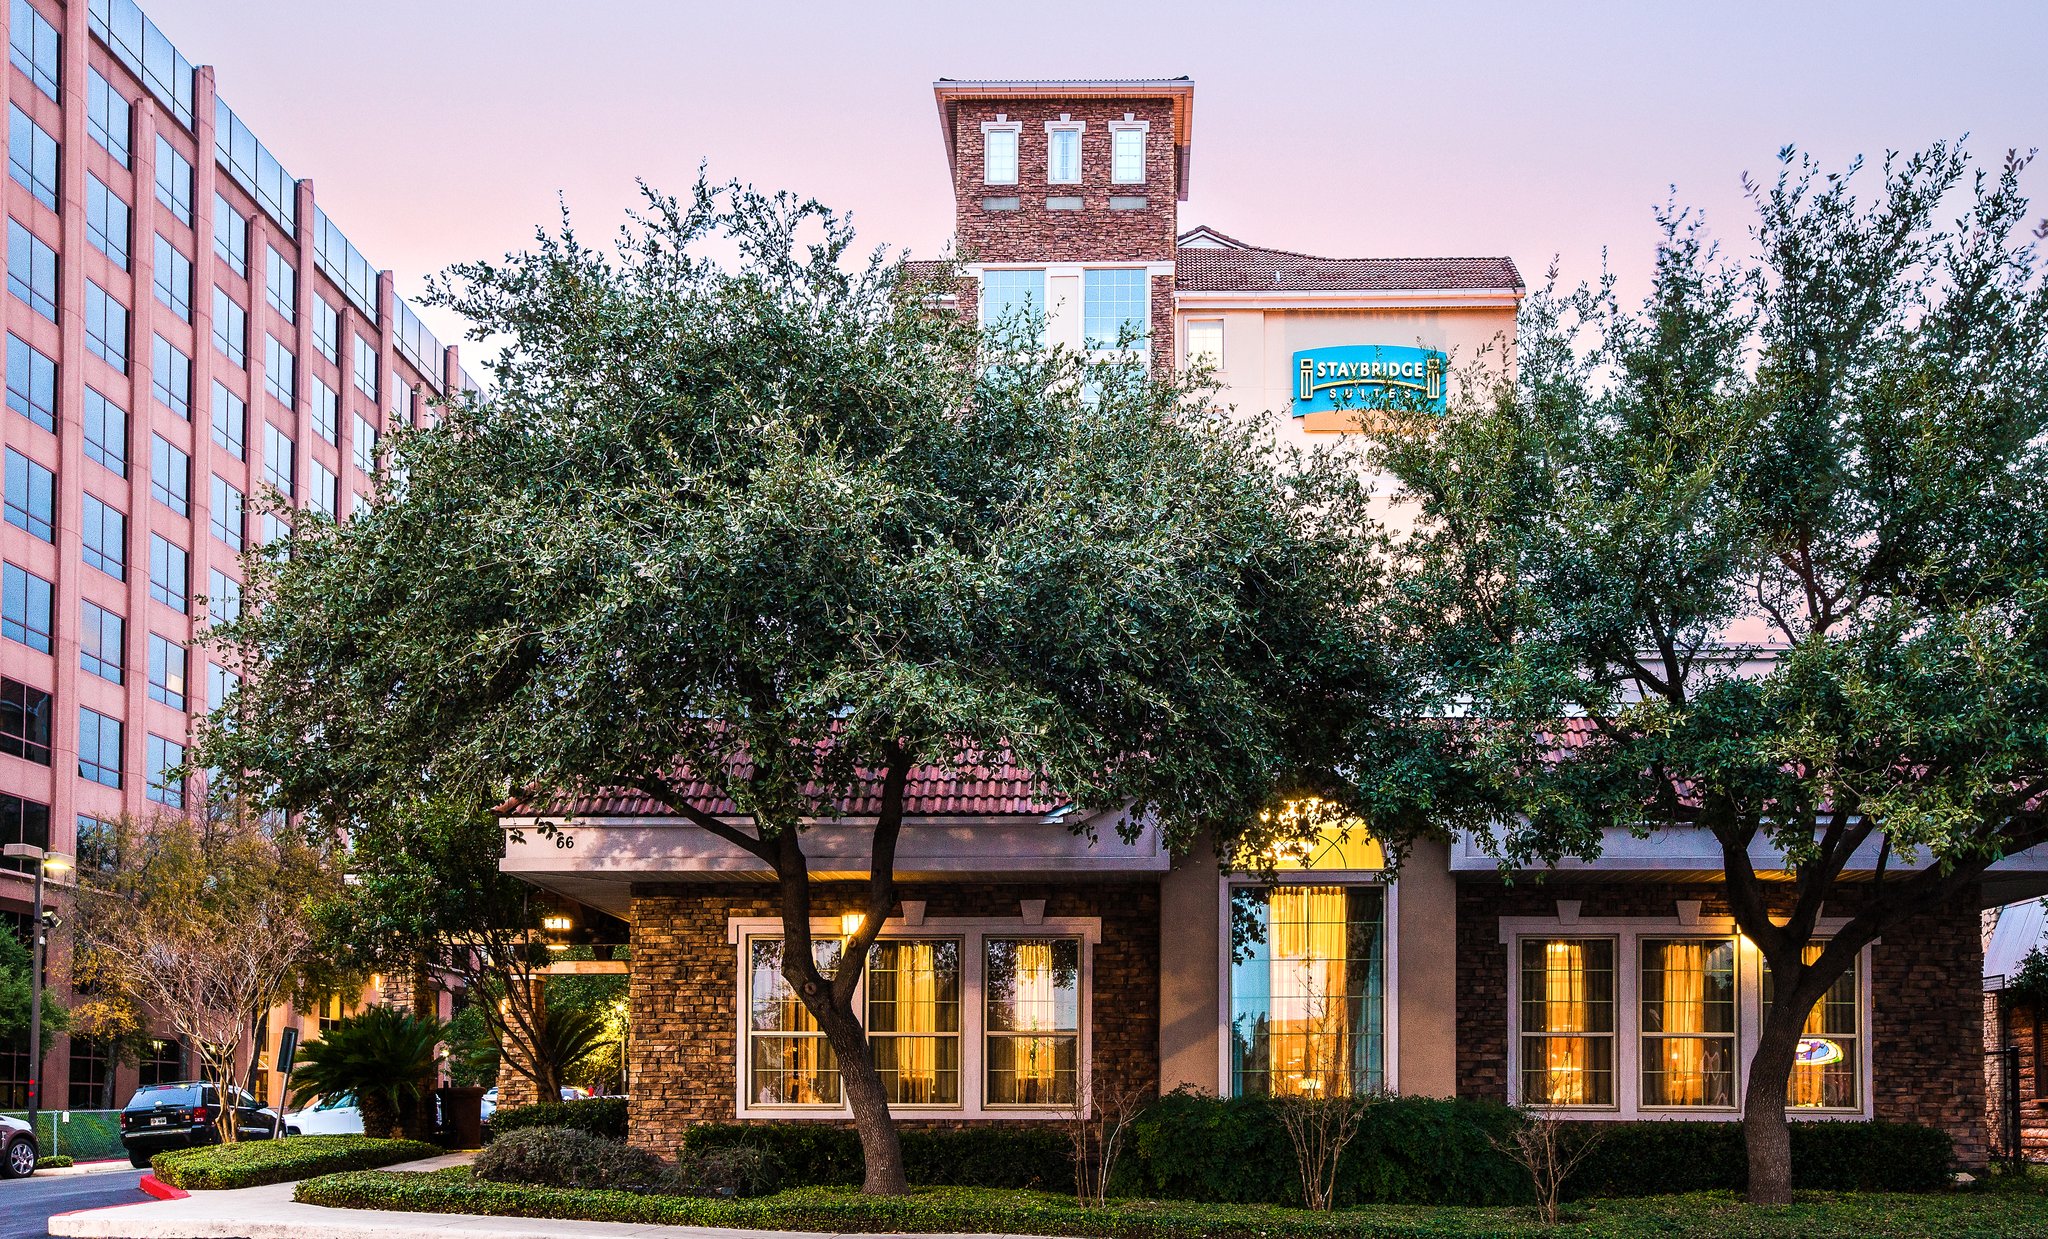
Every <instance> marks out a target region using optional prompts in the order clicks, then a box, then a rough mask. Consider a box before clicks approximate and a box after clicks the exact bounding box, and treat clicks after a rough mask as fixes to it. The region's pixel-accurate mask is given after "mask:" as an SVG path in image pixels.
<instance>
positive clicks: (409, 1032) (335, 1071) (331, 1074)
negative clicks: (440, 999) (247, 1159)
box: [292, 1007, 447, 1137]
mask: <svg viewBox="0 0 2048 1239" xmlns="http://www.w3.org/2000/svg"><path fill="white" fill-rule="evenodd" d="M446 1031H447V1030H446V1028H445V1027H444V1026H443V1025H442V1023H441V1021H439V1020H434V1019H420V1018H418V1017H416V1016H412V1015H407V1014H406V1013H404V1012H402V1011H397V1010H394V1009H392V1008H390V1007H371V1008H370V1009H368V1010H367V1011H364V1012H362V1013H361V1014H359V1015H351V1016H349V1017H347V1018H346V1019H342V1020H339V1021H337V1022H335V1023H334V1024H332V1025H330V1026H329V1027H328V1029H327V1030H326V1031H325V1032H323V1033H321V1034H320V1039H319V1040H318V1041H313V1042H310V1043H308V1044H307V1045H306V1047H305V1048H304V1049H303V1050H301V1051H300V1052H299V1062H298V1066H297V1068H296V1069H295V1070H294V1071H293V1074H292V1100H293V1102H294V1103H297V1104H300V1105H303V1104H304V1103H305V1102H307V1101H309V1100H311V1099H312V1098H313V1097H316V1096H329V1097H332V1096H335V1095H338V1094H341V1093H354V1094H355V1097H356V1105H357V1106H358V1107H360V1108H361V1110H362V1115H363V1134H364V1135H366V1136H383V1137H389V1136H394V1135H397V1134H398V1132H399V1130H400V1128H401V1126H402V1125H403V1124H404V1121H405V1119H406V1118H407V1117H409V1116H410V1115H411V1114H412V1112H413V1111H414V1110H415V1108H416V1107H418V1105H419V1103H420V1100H421V1098H422V1097H423V1096H424V1095H425V1092H426V1089H425V1087H424V1082H426V1081H429V1080H431V1079H432V1078H433V1075H434V1068H435V1067H436V1066H437V1065H438V1064H439V1063H440V1061H441V1048H440V1045H441V1039H442V1037H443V1036H444V1035H445V1034H446Z"/></svg>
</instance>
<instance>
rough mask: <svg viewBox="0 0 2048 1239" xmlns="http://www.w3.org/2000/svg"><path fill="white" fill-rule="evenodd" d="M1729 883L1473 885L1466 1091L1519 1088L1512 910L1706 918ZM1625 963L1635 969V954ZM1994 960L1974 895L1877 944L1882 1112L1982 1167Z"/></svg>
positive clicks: (1461, 1068)
mask: <svg viewBox="0 0 2048 1239" xmlns="http://www.w3.org/2000/svg"><path fill="white" fill-rule="evenodd" d="M1723 889H1724V888H1722V887H1721V886H1719V885H1714V884H1698V885H1678V884H1666V883H1651V882H1644V883H1605V884H1598V883H1588V882H1570V881H1550V882H1545V883H1540V884H1538V883H1532V882H1527V881H1525V882H1522V883H1520V884H1517V885H1515V886H1513V887H1504V886H1503V885H1502V884H1500V883H1499V882H1498V881H1496V880H1493V879H1481V880H1473V881H1468V882H1464V883H1461V884H1460V886H1459V889H1458V1012H1457V1027H1458V1093H1459V1095H1460V1096H1463V1097H1473V1098H1485V1099H1490V1100H1494V1101H1504V1100H1506V1098H1507V1094H1508V1088H1507V1084H1508V1081H1507V1070H1508V1055H1507V1049H1508V1047H1507V1032H1508V1005H1507V1003H1508V954H1507V947H1506V946H1504V945H1503V944H1502V943H1501V941H1500V925H1499V920H1500V918H1501V917H1504V916H1554V915H1556V913H1557V902H1558V900H1560V899H1575V900H1579V901H1580V905H1581V906H1580V909H1579V915H1580V916H1582V917H1584V918H1587V919H1595V918H1602V917H1646V918H1649V917H1654V918H1659V919H1664V920H1669V919H1670V918H1672V917H1673V916H1675V915H1676V901H1677V900H1680V899H1697V900H1699V901H1700V903H1701V909H1700V911H1701V914H1702V915H1703V916H1709V917H1713V916H1727V915H1728V914H1729V913H1728V904H1727V900H1726V899H1725V898H1724V897H1723ZM1854 902H1855V892H1854V891H1853V890H1849V891H1845V892H1844V893H1843V895H1842V897H1841V898H1839V899H1836V900H1832V901H1830V903H1829V905H1828V909H1829V912H1830V913H1831V914H1836V915H1843V914H1850V913H1852V912H1853V910H1854ZM1617 965H1618V966H1622V967H1627V966H1630V965H1629V962H1628V961H1617ZM1982 966H1983V946H1982V941H1981V939H1980V938H1979V936H1978V932H1977V908H1976V904H1975V902H1974V901H1969V900H1966V901H1963V902H1959V903H1957V904H1956V905H1954V906H1952V907H1950V908H1947V909H1944V910H1942V911H1940V912H1937V913H1930V914H1928V915H1926V916H1923V917H1920V918H1919V919H1917V920H1914V921H1911V922H1908V923H1907V924H1906V925H1904V926H1902V927H1900V928H1899V929H1898V930H1896V931H1894V932H1893V933H1890V934H1887V935H1886V936H1885V938H1884V940H1883V941H1881V942H1880V943H1879V944H1878V945H1877V946H1876V947H1875V948H1873V950H1872V952H1871V968H1870V972H1871V1012H1870V1022H1871V1028H1870V1040H1871V1050H1870V1052H1871V1064H1872V1068H1873V1070H1872V1078H1873V1087H1872V1098H1871V1101H1872V1113H1873V1115H1874V1116H1875V1117H1877V1118H1879V1119H1890V1120H1896V1121H1900V1122H1912V1123H1925V1124H1927V1125H1929V1126H1932V1127H1939V1128H1942V1129H1944V1130H1946V1131H1947V1132H1948V1133H1949V1134H1950V1135H1952V1136H1953V1137H1954V1138H1955V1142H1956V1156H1957V1159H1958V1160H1959V1161H1960V1162H1961V1163H1962V1164H1963V1165H1965V1166H1975V1165H1981V1164H1982V1163H1983V1161H1984V1160H1985V1150H1986V1142H1985V1130H1984V1083H1983V1069H1982V1044H1983V1010H1982V1006H1981V1003H1980V1001H1979V997H1980V994H1979V988H1980V982H1979V979H1978V978H1979V973H1980V972H1981V970H1982ZM1623 1027H1624V1028H1626V1027H1628V1023H1627V1022H1626V1021H1624V1022H1623Z"/></svg>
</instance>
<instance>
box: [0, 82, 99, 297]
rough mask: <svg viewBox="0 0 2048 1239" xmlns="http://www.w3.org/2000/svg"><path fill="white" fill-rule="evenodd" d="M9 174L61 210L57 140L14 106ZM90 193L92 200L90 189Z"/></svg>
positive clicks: (11, 108) (9, 121)
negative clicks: (59, 206) (58, 199)
mask: <svg viewBox="0 0 2048 1239" xmlns="http://www.w3.org/2000/svg"><path fill="white" fill-rule="evenodd" d="M7 171H8V173H9V174H10V175H12V176H13V177H14V182H15V184H17V185H19V186H21V187H22V188H23V189H26V190H27V191H29V193H31V194H33V195H35V199H36V201H37V202H40V203H42V204H43V205H44V206H46V207H48V208H50V209H51V210H52V211H54V210H56V209H57V139H55V138H53V137H51V136H50V134H49V131H48V130H46V129H44V128H43V127H42V126H41V125H38V124H36V122H35V120H34V119H33V118H32V117H30V116H29V114H28V113H27V112H24V111H22V110H21V109H20V108H18V107H14V106H12V105H10V106H9V107H8V110H7ZM86 179H87V180H88V181H90V182H91V183H92V184H93V185H98V186H99V189H100V192H101V193H102V194H104V193H105V192H106V188H107V187H106V186H104V185H100V181H99V178H98V177H96V176H93V175H92V174H91V173H87V174H86ZM87 192H88V198H90V193H91V191H90V189H88V191H87ZM122 210H123V211H126V210H127V204H126V203H122ZM124 235H125V234H124ZM123 265H124V266H125V265H126V264H125V263H124V264H123Z"/></svg>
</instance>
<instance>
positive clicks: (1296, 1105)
mask: <svg viewBox="0 0 2048 1239" xmlns="http://www.w3.org/2000/svg"><path fill="white" fill-rule="evenodd" d="M1303 988H1304V990H1305V991H1306V994H1307V1003H1306V1009H1307V1017H1308V1018H1307V1020H1306V1021H1305V1023H1306V1026H1307V1028H1308V1030H1309V1033H1308V1052H1307V1054H1306V1056H1305V1063H1304V1066H1305V1068H1306V1069H1305V1070H1304V1071H1303V1073H1302V1075H1301V1077H1300V1079H1299V1080H1298V1081H1296V1082H1294V1087H1292V1088H1290V1089H1284V1090H1283V1089H1277V1088H1276V1089H1275V1091H1274V1094H1273V1111H1274V1114H1275V1116H1276V1117H1277V1118H1278V1119H1279V1121H1280V1127H1281V1130H1283V1131H1285V1132H1286V1133H1287V1141H1288V1144H1289V1145H1290V1146H1291V1147H1292V1148H1293V1150H1294V1164H1295V1168H1296V1170H1297V1171H1299V1172H1300V1174H1301V1197H1302V1203H1304V1204H1306V1205H1307V1206H1308V1207H1309V1208H1311V1209H1322V1210H1328V1209H1331V1208H1334V1207H1335V1204H1336V1197H1337V1164H1338V1162H1339V1161H1340V1160H1342V1158H1343V1156H1344V1149H1345V1148H1346V1146H1348V1145H1349V1144H1350V1143H1351V1141H1352V1139H1353V1138H1355V1137H1356V1136H1357V1135H1358V1129H1359V1127H1360V1126H1362V1125H1363V1124H1364V1123H1365V1118H1366V1115H1367V1114H1369V1113H1370V1112H1371V1110H1372V1108H1373V1107H1374V1106H1376V1105H1378V1104H1379V1103H1381V1102H1382V1101H1385V1100H1387V1099H1388V1098H1389V1097H1391V1096H1392V1094H1391V1093H1389V1092H1387V1091H1385V1090H1384V1089H1368V1088H1363V1087H1361V1086H1360V1081H1358V1080H1357V1079H1356V1078H1355V1073H1354V1072H1353V1071H1352V1064H1351V1055H1350V1052H1349V1048H1348V1047H1349V1046H1350V1044H1351V1040H1352V1036H1353V1033H1352V1031H1351V1030H1350V1028H1349V1026H1348V1024H1347V1022H1346V1021H1345V1019H1344V1017H1343V1012H1342V1011H1341V1010H1340V1009H1339V1008H1338V1007H1336V1006H1335V1005H1334V1004H1333V1003H1332V1002H1331V1001H1330V998H1329V995H1328V994H1327V993H1325V992H1323V990H1322V989H1321V987H1320V986H1318V985H1316V984H1315V983H1314V982H1313V981H1312V980H1310V981H1306V982H1305V983H1304V985H1303Z"/></svg>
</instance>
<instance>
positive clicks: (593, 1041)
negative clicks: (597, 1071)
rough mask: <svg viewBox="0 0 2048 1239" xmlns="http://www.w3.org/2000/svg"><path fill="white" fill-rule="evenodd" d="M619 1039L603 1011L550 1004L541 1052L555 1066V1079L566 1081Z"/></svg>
mask: <svg viewBox="0 0 2048 1239" xmlns="http://www.w3.org/2000/svg"><path fill="white" fill-rule="evenodd" d="M616 1039H617V1036H616V1034H615V1033H614V1032H613V1031H612V1028H611V1026H610V1025H609V1024H608V1023H607V1022H606V1020H605V1012H604V1009H603V1008H601V1007H572V1006H569V1005H567V1004H555V1003H550V1004H548V1017H547V1020H546V1022H545V1023H543V1024H542V1025H541V1028H540V1051H541V1054H542V1056H543V1057H545V1058H546V1059H547V1061H548V1062H549V1063H550V1064H552V1065H553V1067H554V1075H555V1078H556V1079H558V1080H566V1079H568V1078H569V1077H570V1076H571V1075H573V1074H574V1073H575V1071H576V1069H577V1068H578V1067H581V1066H582V1065H583V1064H585V1063H587V1062H589V1061H590V1060H591V1059H592V1058H594V1057H596V1056H597V1055H598V1054H599V1053H600V1052H602V1051H603V1050H604V1049H605V1047H607V1046H608V1045H610V1044H611V1043H612V1042H613V1041H614V1040H616Z"/></svg>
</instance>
